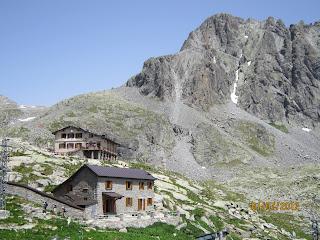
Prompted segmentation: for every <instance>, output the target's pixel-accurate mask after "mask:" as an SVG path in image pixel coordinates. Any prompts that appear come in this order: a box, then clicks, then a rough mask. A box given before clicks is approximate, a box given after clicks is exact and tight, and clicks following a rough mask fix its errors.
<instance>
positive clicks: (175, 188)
mask: <svg viewBox="0 0 320 240" xmlns="http://www.w3.org/2000/svg"><path fill="white" fill-rule="evenodd" d="M10 141H11V145H12V147H13V149H14V151H12V152H11V154H10V161H9V165H8V166H9V169H10V172H9V180H10V181H15V182H19V183H22V184H27V185H29V186H32V187H34V188H37V189H39V190H41V191H46V192H48V193H50V191H51V190H52V189H53V188H54V187H55V186H56V185H57V184H60V183H61V182H63V181H64V180H66V179H67V178H68V177H70V176H71V175H72V174H73V173H74V172H75V171H76V170H77V169H78V168H79V167H80V166H82V164H85V163H90V164H102V165H110V163H107V162H99V161H97V160H89V162H88V160H85V159H81V158H76V157H62V158H61V157H58V156H55V155H53V154H52V153H50V152H47V151H45V150H43V149H40V148H37V147H34V146H32V145H30V144H28V143H26V142H22V141H21V140H19V139H11V140H10ZM112 166H115V167H128V166H129V167H134V168H143V169H146V170H147V171H148V172H150V173H151V174H152V175H153V176H155V177H156V178H157V180H156V181H155V192H156V197H155V200H156V203H157V205H158V206H159V207H160V208H161V209H162V211H178V212H179V213H181V223H180V224H179V225H178V226H176V227H174V226H170V225H167V223H166V222H162V223H157V224H155V225H153V226H151V227H147V228H145V229H143V230H138V229H134V228H128V229H126V231H127V233H123V229H121V230H119V231H120V232H118V230H111V229H104V226H105V223H103V221H101V223H100V222H99V220H95V221H92V220H88V221H82V222H74V221H70V220H68V221H67V219H65V218H62V217H59V216H55V215H54V214H52V213H51V214H43V213H42V209H41V206H39V205H37V204H35V203H32V202H28V201H26V200H24V199H21V198H18V197H16V196H15V197H14V196H9V197H8V198H7V201H8V205H7V209H8V210H10V211H11V215H10V217H9V218H8V219H5V220H1V219H0V234H1V237H2V238H1V239H18V238H20V239H27V238H30V237H31V236H32V239H44V236H45V239H54V238H62V239H65V238H67V237H68V238H69V239H79V233H81V235H82V236H83V237H84V239H155V236H159V238H158V239H168V240H169V239H194V238H195V237H197V236H199V235H201V234H204V233H208V232H217V231H220V230H223V229H229V231H230V235H229V236H228V238H227V239H257V238H258V239H283V240H285V239H311V236H310V229H309V221H308V219H306V218H303V217H301V216H300V215H299V214H294V215H291V214H288V213H272V212H263V211H261V212H255V211H252V210H251V209H250V208H249V207H248V201H249V199H247V198H246V197H245V196H244V195H242V194H238V193H235V192H233V191H231V190H230V189H229V188H228V187H226V186H223V185H221V184H219V183H217V182H215V181H213V180H208V181H204V182H201V183H199V182H196V181H193V180H190V179H188V178H185V177H184V176H182V175H180V174H178V173H175V172H172V171H168V170H166V169H163V168H159V167H154V166H151V165H148V164H143V163H131V164H127V163H125V162H113V163H112ZM160 208H159V209H160ZM63 225H64V226H63ZM66 226H68V227H67V229H68V230H66ZM44 232H45V234H44ZM77 234H78V235H77Z"/></svg>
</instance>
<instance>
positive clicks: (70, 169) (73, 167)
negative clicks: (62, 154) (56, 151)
mask: <svg viewBox="0 0 320 240" xmlns="http://www.w3.org/2000/svg"><path fill="white" fill-rule="evenodd" d="M85 163H86V162H78V163H76V164H70V163H67V161H66V163H64V164H63V168H64V169H65V176H66V177H70V176H71V175H72V174H74V173H75V172H76V171H78V170H79V168H80V167H82V165H83V164H85Z"/></svg>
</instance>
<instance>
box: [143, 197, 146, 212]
mask: <svg viewBox="0 0 320 240" xmlns="http://www.w3.org/2000/svg"><path fill="white" fill-rule="evenodd" d="M142 209H143V210H146V200H145V199H143V204H142Z"/></svg>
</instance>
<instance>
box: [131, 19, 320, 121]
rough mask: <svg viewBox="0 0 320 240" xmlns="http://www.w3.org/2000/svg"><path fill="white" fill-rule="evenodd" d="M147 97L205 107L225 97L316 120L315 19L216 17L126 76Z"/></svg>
mask: <svg viewBox="0 0 320 240" xmlns="http://www.w3.org/2000/svg"><path fill="white" fill-rule="evenodd" d="M127 86H135V87H138V88H139V89H140V92H141V93H142V94H144V95H147V96H156V97H159V98H160V99H170V100H173V101H183V102H184V103H186V104H188V105H193V106H198V107H201V108H203V109H208V108H210V107H212V106H213V105H215V104H219V103H226V102H228V101H229V100H230V97H231V98H232V101H233V102H234V103H235V104H237V105H238V106H239V107H241V108H242V109H244V110H246V111H248V112H250V113H252V114H254V115H255V116H258V117H259V118H262V119H266V120H269V121H280V122H293V121H294V122H298V123H300V124H301V123H306V124H307V123H308V124H310V125H311V126H312V125H316V124H318V123H319V121H320V97H319V96H320V23H319V22H316V23H314V24H310V25H306V24H304V23H303V22H300V23H298V24H296V25H291V26H290V27H289V28H287V27H286V26H285V25H284V23H283V22H282V21H281V20H276V19H274V18H272V17H270V18H268V19H267V20H265V21H261V22H260V21H256V20H253V19H248V20H244V19H241V18H238V17H234V16H231V15H228V14H218V15H215V16H212V17H210V18H208V19H207V20H205V21H204V22H203V23H202V24H201V26H200V27H199V28H197V29H196V30H194V31H193V32H191V33H190V35H189V37H188V39H187V40H186V41H185V42H184V44H183V46H182V48H181V50H180V52H178V53H177V54H174V55H169V56H163V57H158V58H151V59H149V60H148V61H146V62H145V63H144V66H143V70H142V72H141V73H139V74H138V75H136V76H135V77H133V78H132V79H130V80H129V81H128V83H127Z"/></svg>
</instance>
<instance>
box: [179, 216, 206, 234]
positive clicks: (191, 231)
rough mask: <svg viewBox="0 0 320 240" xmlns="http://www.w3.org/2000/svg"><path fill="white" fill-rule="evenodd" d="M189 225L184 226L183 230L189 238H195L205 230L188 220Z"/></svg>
mask: <svg viewBox="0 0 320 240" xmlns="http://www.w3.org/2000/svg"><path fill="white" fill-rule="evenodd" d="M186 223H187V226H186V227H184V228H182V229H181V231H182V232H183V233H184V234H186V235H188V236H189V239H195V238H196V237H198V236H201V235H202V234H204V232H203V231H202V230H201V229H199V228H197V227H195V226H194V225H193V224H192V223H191V222H190V221H189V220H187V222H186Z"/></svg>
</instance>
